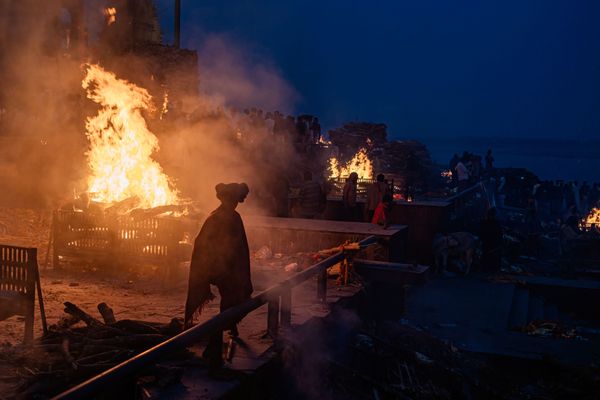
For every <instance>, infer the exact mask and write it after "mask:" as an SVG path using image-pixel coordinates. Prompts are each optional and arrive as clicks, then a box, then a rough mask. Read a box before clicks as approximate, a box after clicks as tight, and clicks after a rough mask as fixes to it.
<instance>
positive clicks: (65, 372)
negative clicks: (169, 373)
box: [0, 302, 188, 398]
mask: <svg viewBox="0 0 600 400" xmlns="http://www.w3.org/2000/svg"><path fill="white" fill-rule="evenodd" d="M64 305H65V313H66V315H65V317H63V319H62V320H61V321H60V322H59V323H57V324H56V325H52V326H50V328H49V331H48V333H47V334H46V335H44V336H43V337H41V338H40V339H39V340H37V341H36V342H35V343H34V344H33V345H31V346H14V347H9V348H6V349H4V350H3V351H0V363H3V364H4V366H5V367H7V368H4V369H3V370H2V373H3V374H5V375H6V374H10V375H12V376H13V377H14V380H13V381H14V382H17V383H18V385H17V387H15V396H17V397H19V398H29V397H31V396H33V395H36V394H39V393H44V394H57V393H60V392H61V391H63V390H66V389H68V388H69V387H72V386H74V385H76V384H78V383H80V382H81V381H83V380H85V379H87V378H90V377H91V376H94V375H96V374H99V373H101V372H103V371H105V370H107V369H109V368H111V367H113V366H115V365H117V364H119V363H121V362H122V361H125V360H127V359H128V358H131V357H133V356H135V355H136V354H138V353H141V352H142V351H144V350H146V349H148V348H150V347H153V346H155V345H157V344H159V343H161V342H163V341H165V340H167V339H168V338H170V337H171V336H174V335H176V334H178V333H180V332H181V331H182V328H183V325H182V321H181V320H179V319H173V320H171V322H170V323H168V324H167V323H157V322H148V321H135V320H129V319H124V320H120V321H117V320H116V319H115V317H114V314H113V311H112V309H111V308H110V307H109V306H108V305H107V304H105V303H100V304H99V305H98V310H99V312H100V315H102V320H99V319H97V318H95V317H93V316H91V315H90V314H88V313H86V312H85V311H84V310H82V309H81V308H79V307H78V306H76V305H75V304H72V303H69V302H66V303H64ZM187 354H188V353H187V351H186V350H182V354H181V355H175V356H181V357H185V356H186V355H187ZM1 378H2V379H3V380H7V379H10V377H9V376H3V377H1Z"/></svg>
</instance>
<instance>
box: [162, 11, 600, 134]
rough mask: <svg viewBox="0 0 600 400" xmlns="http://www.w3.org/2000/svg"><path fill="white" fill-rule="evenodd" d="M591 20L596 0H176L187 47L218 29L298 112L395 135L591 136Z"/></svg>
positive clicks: (599, 88)
mask: <svg viewBox="0 0 600 400" xmlns="http://www.w3.org/2000/svg"><path fill="white" fill-rule="evenodd" d="M173 2H174V1H172V0H159V1H157V3H158V9H159V13H160V16H161V20H162V25H163V30H164V36H165V41H166V42H171V41H172V26H173V22H172V3H173ZM598 21H600V1H597V0H590V1H586V0H563V1H554V0H502V1H482V0H470V1H469V0H452V1H448V0H445V1H442V0H437V1H434V0H421V1H414V0H413V1H403V0H398V1H372V2H367V1H349V0H346V1H257V0H254V1H250V0H246V1H242V0H238V1H192V0H182V42H183V44H184V45H185V46H187V47H197V46H198V43H201V42H202V40H203V37H205V35H206V34H209V33H212V34H215V33H216V34H226V35H228V36H229V37H232V38H234V39H235V40H236V43H238V44H239V45H240V46H247V47H248V48H249V49H252V51H253V52H254V51H256V52H258V54H260V55H261V56H264V57H265V58H268V59H270V62H271V63H272V64H274V65H276V66H277V68H278V69H279V70H280V71H281V74H282V75H283V77H284V78H285V79H286V80H287V81H288V82H289V83H290V84H291V85H292V86H293V87H294V88H295V89H296V91H297V92H298V93H299V95H300V99H299V100H298V101H297V102H296V110H295V111H296V112H298V113H302V112H307V113H313V114H316V115H319V116H321V119H322V121H323V125H324V126H326V127H333V126H336V125H339V124H340V123H342V122H344V121H348V120H355V119H356V120H366V121H377V122H385V123H387V124H388V126H389V131H390V133H391V134H392V135H393V136H394V137H435V136H446V137H449V136H483V137H492V136H496V137H497V136H509V137H550V138H570V137H577V138H589V139H593V138H598V137H600V45H599V40H600V23H599V22H598ZM200 57H202V54H201V55H200Z"/></svg>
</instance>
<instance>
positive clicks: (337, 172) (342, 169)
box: [329, 148, 373, 179]
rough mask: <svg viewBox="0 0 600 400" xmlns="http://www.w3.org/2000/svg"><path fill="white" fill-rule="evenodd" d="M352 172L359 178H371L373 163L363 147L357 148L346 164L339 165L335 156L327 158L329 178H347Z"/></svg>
mask: <svg viewBox="0 0 600 400" xmlns="http://www.w3.org/2000/svg"><path fill="white" fill-rule="evenodd" d="M352 172H356V173H357V174H358V177H359V179H371V178H373V163H372V162H371V160H370V159H369V156H368V155H367V150H366V149H365V148H361V149H359V150H358V152H357V153H356V154H355V155H354V157H352V159H351V160H350V161H348V162H347V163H346V165H340V163H339V161H338V160H337V158H335V157H331V158H330V159H329V178H333V179H336V178H347V177H348V176H350V173H352Z"/></svg>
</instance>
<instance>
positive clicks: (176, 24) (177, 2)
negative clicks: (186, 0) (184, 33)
mask: <svg viewBox="0 0 600 400" xmlns="http://www.w3.org/2000/svg"><path fill="white" fill-rule="evenodd" d="M173 25H174V27H173V30H174V31H175V44H174V45H175V47H177V48H179V47H180V46H181V0H175V21H174V24H173Z"/></svg>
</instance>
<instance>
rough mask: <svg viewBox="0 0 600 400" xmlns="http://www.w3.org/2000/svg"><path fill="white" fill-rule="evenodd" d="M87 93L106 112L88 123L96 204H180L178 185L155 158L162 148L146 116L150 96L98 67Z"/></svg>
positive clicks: (91, 182)
mask: <svg viewBox="0 0 600 400" xmlns="http://www.w3.org/2000/svg"><path fill="white" fill-rule="evenodd" d="M82 87H83V88H84V89H85V90H86V91H87V97H88V98H89V99H91V100H92V101H94V102H95V103H97V104H98V105H99V106H100V109H99V111H98V114H97V115H96V116H94V117H90V118H88V120H87V122H86V136H87V138H88V140H89V142H90V149H89V150H88V152H87V158H88V163H89V167H90V172H91V174H90V176H89V178H88V192H89V193H90V194H91V195H92V200H94V201H98V202H102V203H115V202H120V201H123V200H126V199H129V198H135V199H137V200H138V201H139V203H138V204H137V206H138V207H141V208H151V207H158V206H164V205H170V204H173V205H174V204H178V202H179V198H178V194H177V190H176V189H175V188H174V185H173V183H172V182H171V180H170V179H169V177H168V176H167V175H166V174H165V173H164V172H163V170H162V168H161V166H160V165H159V164H158V163H157V162H156V161H154V160H153V159H152V158H151V156H152V154H153V153H154V152H155V151H157V150H158V149H159V146H158V139H157V138H156V136H155V135H154V134H153V133H152V132H150V130H149V129H148V127H147V125H146V121H145V120H144V117H143V116H142V111H143V110H149V111H152V110H153V106H152V97H151V96H150V94H149V93H148V91H147V90H145V89H143V88H140V87H138V86H136V85H134V84H132V83H129V82H127V81H125V80H122V79H118V78H117V77H116V76H115V74H113V73H111V72H108V71H105V70H104V69H102V67H100V66H98V65H88V66H87V73H86V76H85V79H84V80H83V82H82Z"/></svg>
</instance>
